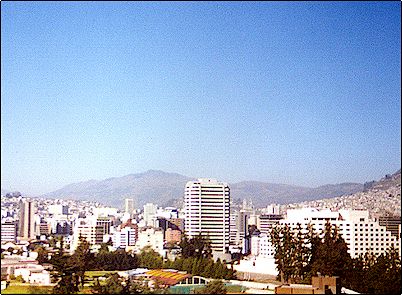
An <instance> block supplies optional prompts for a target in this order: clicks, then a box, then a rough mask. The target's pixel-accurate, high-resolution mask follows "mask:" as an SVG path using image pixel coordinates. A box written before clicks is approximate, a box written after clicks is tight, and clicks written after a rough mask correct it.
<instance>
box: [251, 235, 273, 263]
mask: <svg viewBox="0 0 402 295" xmlns="http://www.w3.org/2000/svg"><path fill="white" fill-rule="evenodd" d="M251 255H253V256H259V257H262V258H274V256H275V248H274V247H273V245H272V243H271V238H270V236H269V235H267V234H263V233H262V234H260V235H258V236H252V237H251Z"/></svg>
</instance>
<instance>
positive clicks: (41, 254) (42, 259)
mask: <svg viewBox="0 0 402 295" xmlns="http://www.w3.org/2000/svg"><path fill="white" fill-rule="evenodd" d="M35 251H36V252H37V253H38V258H37V260H38V262H39V264H43V263H48V262H49V259H48V255H49V251H47V250H46V249H45V248H44V247H43V246H39V247H36V249H35Z"/></svg>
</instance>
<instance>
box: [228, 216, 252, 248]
mask: <svg viewBox="0 0 402 295" xmlns="http://www.w3.org/2000/svg"><path fill="white" fill-rule="evenodd" d="M251 214H252V211H251V210H247V209H240V210H233V211H232V213H231V214H230V244H232V245H238V246H240V245H241V244H242V242H243V239H244V237H245V236H246V235H247V227H248V219H249V217H250V215H251Z"/></svg>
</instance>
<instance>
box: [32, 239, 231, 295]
mask: <svg viewBox="0 0 402 295" xmlns="http://www.w3.org/2000/svg"><path fill="white" fill-rule="evenodd" d="M181 245H182V251H183V255H182V257H179V258H176V259H175V260H174V261H171V260H169V259H167V260H165V261H164V259H163V258H162V256H161V255H160V254H159V253H157V252H155V251H154V250H153V249H152V248H150V247H145V248H144V249H142V251H141V252H140V253H139V254H138V255H134V254H132V253H128V252H126V251H125V250H123V249H118V250H116V251H113V252H110V251H109V250H108V247H107V244H102V245H101V247H100V250H99V252H98V253H97V254H94V253H92V252H91V251H90V244H89V243H88V242H87V241H86V239H84V238H81V237H80V240H79V245H78V247H77V249H76V250H75V252H74V254H73V255H68V254H64V253H63V251H62V248H63V243H61V244H60V247H59V248H58V251H57V252H56V253H55V254H54V255H53V256H52V258H51V260H50V261H49V262H50V263H51V264H53V266H54V270H55V272H54V275H55V276H56V277H57V278H58V284H57V285H56V286H55V287H54V289H53V291H54V293H57V294H65V293H71V294H74V293H76V292H78V290H79V286H80V285H81V287H82V286H83V285H84V282H85V271H88V270H129V269H134V268H138V267H143V268H149V269H159V268H173V269H177V270H182V271H186V272H188V273H190V274H193V275H198V276H203V277H207V278H214V279H234V278H236V276H235V271H234V270H232V269H229V268H227V266H226V263H225V262H224V261H223V262H221V261H220V260H219V259H218V260H217V261H216V262H214V261H213V260H212V258H211V256H212V255H211V253H212V251H211V246H210V242H209V241H208V240H207V239H205V238H203V237H201V236H198V237H195V238H193V239H187V238H183V240H182V242H181ZM38 252H39V253H40V255H41V257H43V259H44V258H45V255H47V253H46V252H44V251H43V249H40V248H38ZM191 253H193V254H194V255H190V254H191ZM113 278H114V277H110V278H109V281H110V284H109V283H108V284H106V286H101V285H100V284H99V282H98V283H97V284H96V285H95V287H94V290H93V291H94V292H96V293H110V294H123V293H124V292H126V293H127V292H129V293H132V294H140V293H144V292H145V293H150V292H151V290H148V289H144V287H142V286H139V285H136V284H134V283H130V284H128V285H127V284H126V283H124V284H121V278H117V277H116V278H115V279H116V280H117V283H116V282H112V280H113ZM130 288H131V289H130ZM127 290H129V291H127ZM135 290H137V291H135ZM120 292H122V293H120ZM134 292H137V293H134Z"/></svg>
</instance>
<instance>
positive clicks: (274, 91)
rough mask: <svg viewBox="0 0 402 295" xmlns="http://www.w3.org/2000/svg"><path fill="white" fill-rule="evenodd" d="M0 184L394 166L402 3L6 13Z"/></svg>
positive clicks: (362, 172) (337, 173)
mask: <svg viewBox="0 0 402 295" xmlns="http://www.w3.org/2000/svg"><path fill="white" fill-rule="evenodd" d="M1 36H2V37H1V84H2V87H1V126H2V128H1V158H2V161H1V187H2V188H5V189H9V190H20V191H22V192H27V193H31V194H40V193H44V192H48V191H52V190H55V189H57V188H59V187H61V186H63V185H66V184H69V183H71V182H77V181H84V180H89V179H104V178H108V177H116V176H123V175H126V174H130V173H139V172H143V171H146V170H148V169H160V170H164V171H168V172H177V173H180V174H184V175H187V176H191V177H216V178H218V179H220V180H223V181H227V182H229V183H230V182H237V181H241V180H260V181H267V182H279V183H287V184H295V185H305V186H318V185H322V184H327V183H340V182H349V181H350V182H364V181H367V180H372V179H378V178H380V177H382V176H383V175H384V174H386V173H393V172H395V171H396V170H397V169H399V168H400V162H401V147H400V146H401V82H400V80H401V52H400V48H401V4H400V3H399V2H385V3H380V2H368V3H362V2H355V3H353V2H352V3H350V2H348V3H346V2H343V3H340V2H332V3H329V2H327V3H324V2H322V3H313V2H293V3H292V2H281V3H276V2H259V3H252V2H247V3H246V2H243V3H239V2H203V3H195V2H187V3H180V2H171V3H161V2H160V3H158V2H153V3H141V2H118V3H115V2H102V3H95V2H63V3H56V2H53V3H52V2H41V3H34V2H3V3H1Z"/></svg>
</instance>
